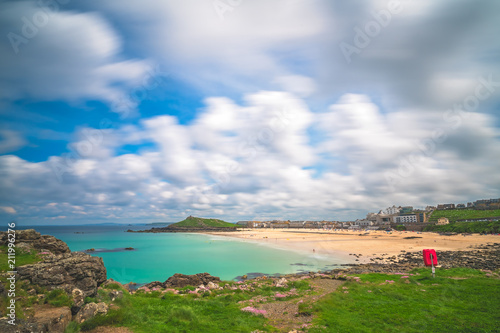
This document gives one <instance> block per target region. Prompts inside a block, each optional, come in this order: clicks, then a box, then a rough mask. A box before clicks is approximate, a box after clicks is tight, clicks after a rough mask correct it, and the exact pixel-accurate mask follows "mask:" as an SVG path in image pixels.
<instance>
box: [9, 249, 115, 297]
mask: <svg viewBox="0 0 500 333" xmlns="http://www.w3.org/2000/svg"><path fill="white" fill-rule="evenodd" d="M17 273H18V276H19V279H21V280H29V281H30V282H31V283H33V284H36V285H39V286H42V287H46V288H47V289H49V290H53V289H63V290H64V291H66V292H67V293H68V294H72V292H73V289H75V288H78V289H80V290H81V291H82V292H83V295H84V297H86V296H94V295H95V294H96V293H97V287H98V286H100V285H101V284H102V283H103V282H104V281H106V268H105V267H104V263H103V261H102V258H99V257H92V256H90V255H88V254H84V253H78V252H75V253H67V254H62V255H59V256H50V257H49V258H47V259H45V260H44V261H42V262H39V263H36V264H32V265H25V266H21V267H18V268H17Z"/></svg>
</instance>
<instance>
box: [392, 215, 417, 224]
mask: <svg viewBox="0 0 500 333" xmlns="http://www.w3.org/2000/svg"><path fill="white" fill-rule="evenodd" d="M417 222H418V219H417V215H416V214H410V215H400V216H394V223H396V224H405V223H417Z"/></svg>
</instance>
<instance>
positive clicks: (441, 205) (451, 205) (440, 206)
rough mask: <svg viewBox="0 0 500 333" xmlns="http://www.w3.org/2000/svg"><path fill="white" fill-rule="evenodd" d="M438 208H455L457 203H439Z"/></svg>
mask: <svg viewBox="0 0 500 333" xmlns="http://www.w3.org/2000/svg"><path fill="white" fill-rule="evenodd" d="M437 209H439V210H443V209H455V204H452V203H451V204H439V205H437Z"/></svg>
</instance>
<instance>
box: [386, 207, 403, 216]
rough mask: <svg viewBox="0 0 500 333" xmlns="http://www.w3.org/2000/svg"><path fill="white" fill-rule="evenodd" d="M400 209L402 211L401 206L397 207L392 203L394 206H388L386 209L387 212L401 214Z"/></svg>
mask: <svg viewBox="0 0 500 333" xmlns="http://www.w3.org/2000/svg"><path fill="white" fill-rule="evenodd" d="M400 211H401V206H400V207H396V206H395V205H392V207H387V208H386V209H385V214H388V215H394V214H399V212H400Z"/></svg>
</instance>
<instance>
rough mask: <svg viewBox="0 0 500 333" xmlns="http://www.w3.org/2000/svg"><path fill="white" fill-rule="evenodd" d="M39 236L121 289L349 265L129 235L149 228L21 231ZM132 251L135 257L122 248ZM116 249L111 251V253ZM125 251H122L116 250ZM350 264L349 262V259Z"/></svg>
mask: <svg viewBox="0 0 500 333" xmlns="http://www.w3.org/2000/svg"><path fill="white" fill-rule="evenodd" d="M28 228H34V229H36V230H37V231H38V232H40V233H42V234H49V235H54V236H55V237H57V238H59V239H61V240H63V241H64V242H66V243H67V244H68V246H69V247H70V249H71V251H85V250H87V249H91V248H94V249H95V252H88V253H89V254H91V255H93V256H99V257H102V258H103V260H104V264H105V266H106V269H107V274H108V278H112V279H114V280H116V281H119V282H121V283H128V282H131V281H133V282H136V283H139V284H142V283H148V282H151V281H164V280H166V279H167V278H168V277H170V276H172V275H173V274H175V273H182V274H196V273H201V272H208V273H210V274H211V275H214V276H219V277H220V278H221V279H224V280H232V279H235V278H236V277H238V276H242V275H245V274H247V275H249V276H252V275H253V274H252V273H263V274H288V273H298V272H304V271H305V272H308V271H318V270H321V271H324V270H331V269H333V268H335V267H337V266H338V265H341V264H344V263H347V259H348V258H345V256H343V255H342V254H340V253H339V256H338V258H337V257H335V256H332V255H329V256H324V255H319V254H315V253H312V252H311V253H310V254H305V253H304V252H298V251H297V252H296V251H290V250H284V249H281V248H277V247H276V245H275V244H273V243H272V240H269V243H268V244H266V243H259V244H257V243H255V242H250V241H246V240H244V239H233V238H229V237H219V236H214V235H205V234H190V233H128V232H125V231H126V230H128V229H134V230H141V229H146V228H148V227H147V226H144V225H141V226H137V225H135V226H126V225H98V226H91V225H85V226H36V227H33V226H24V227H19V229H28ZM126 247H132V248H134V250H133V251H126V250H124V248H126ZM113 249H115V251H110V250H113ZM120 249H123V250H120ZM351 260H352V259H351Z"/></svg>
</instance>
